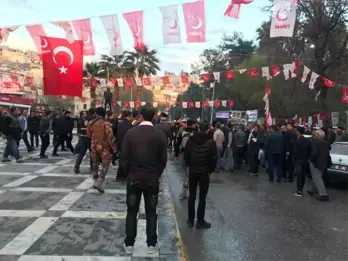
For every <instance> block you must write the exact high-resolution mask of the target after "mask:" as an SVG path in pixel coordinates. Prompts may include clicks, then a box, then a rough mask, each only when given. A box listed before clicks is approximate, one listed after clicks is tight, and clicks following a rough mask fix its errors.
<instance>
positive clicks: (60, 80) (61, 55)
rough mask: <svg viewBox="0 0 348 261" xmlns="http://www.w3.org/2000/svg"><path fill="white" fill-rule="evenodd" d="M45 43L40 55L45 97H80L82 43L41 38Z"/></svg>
mask: <svg viewBox="0 0 348 261" xmlns="http://www.w3.org/2000/svg"><path fill="white" fill-rule="evenodd" d="M41 39H42V41H43V42H45V43H47V49H46V50H47V51H45V52H43V53H42V65H43V76H44V77H43V83H44V94H45V95H67V96H78V97H81V96H82V75H83V42H82V41H75V42H73V43H71V44H69V42H68V41H67V40H66V39H60V38H51V37H41Z"/></svg>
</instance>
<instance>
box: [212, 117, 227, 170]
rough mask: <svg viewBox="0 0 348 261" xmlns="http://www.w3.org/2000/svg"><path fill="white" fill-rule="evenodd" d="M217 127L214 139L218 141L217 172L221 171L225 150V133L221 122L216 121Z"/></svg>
mask: <svg viewBox="0 0 348 261" xmlns="http://www.w3.org/2000/svg"><path fill="white" fill-rule="evenodd" d="M215 128H216V130H215V132H214V140H215V142H216V150H217V163H216V172H220V168H221V167H223V161H222V156H223V155H222V153H223V151H224V142H225V134H224V133H223V132H222V130H221V125H220V122H218V123H216V126H215Z"/></svg>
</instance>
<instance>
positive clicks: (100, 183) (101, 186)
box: [95, 178, 105, 193]
mask: <svg viewBox="0 0 348 261" xmlns="http://www.w3.org/2000/svg"><path fill="white" fill-rule="evenodd" d="M95 188H96V189H97V190H98V191H99V192H100V193H104V191H105V190H104V179H102V178H98V179H97V182H96V183H95Z"/></svg>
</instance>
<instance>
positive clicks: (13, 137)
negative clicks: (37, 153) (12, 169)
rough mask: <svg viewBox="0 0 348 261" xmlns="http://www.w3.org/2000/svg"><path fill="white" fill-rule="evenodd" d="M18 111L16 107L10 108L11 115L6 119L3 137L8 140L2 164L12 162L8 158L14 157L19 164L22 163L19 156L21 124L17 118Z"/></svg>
mask: <svg viewBox="0 0 348 261" xmlns="http://www.w3.org/2000/svg"><path fill="white" fill-rule="evenodd" d="M17 114H18V110H17V108H16V107H11V108H10V113H9V114H8V115H6V117H5V119H4V125H3V132H2V136H3V137H4V138H6V140H7V142H6V147H5V150H4V154H3V160H2V162H8V161H10V160H9V158H8V156H9V155H11V156H13V157H14V158H15V159H16V161H17V163H20V162H22V159H21V157H20V155H19V151H18V144H19V141H20V139H21V124H20V122H19V119H18V117H17Z"/></svg>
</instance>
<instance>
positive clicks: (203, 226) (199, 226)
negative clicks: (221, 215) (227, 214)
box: [196, 220, 211, 229]
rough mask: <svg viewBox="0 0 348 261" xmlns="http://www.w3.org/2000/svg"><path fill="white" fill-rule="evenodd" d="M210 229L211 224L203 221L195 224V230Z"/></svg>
mask: <svg viewBox="0 0 348 261" xmlns="http://www.w3.org/2000/svg"><path fill="white" fill-rule="evenodd" d="M210 227H211V224H210V223H208V222H207V221H205V220H202V221H197V223H196V228H197V229H209V228H210Z"/></svg>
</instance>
